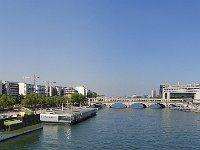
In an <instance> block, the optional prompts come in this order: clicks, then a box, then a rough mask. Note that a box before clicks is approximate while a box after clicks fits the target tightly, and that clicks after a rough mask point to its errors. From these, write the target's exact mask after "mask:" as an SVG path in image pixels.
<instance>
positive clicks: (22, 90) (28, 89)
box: [19, 83, 34, 96]
mask: <svg viewBox="0 0 200 150" xmlns="http://www.w3.org/2000/svg"><path fill="white" fill-rule="evenodd" d="M31 93H34V85H33V84H27V83H19V94H20V95H24V96H26V95H28V94H31Z"/></svg>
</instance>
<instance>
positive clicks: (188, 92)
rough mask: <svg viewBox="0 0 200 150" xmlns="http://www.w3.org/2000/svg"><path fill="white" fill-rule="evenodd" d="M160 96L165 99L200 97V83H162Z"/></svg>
mask: <svg viewBox="0 0 200 150" xmlns="http://www.w3.org/2000/svg"><path fill="white" fill-rule="evenodd" d="M160 96H161V97H162V98H163V99H170V98H193V99H200V84H187V85H180V84H174V85H170V84H162V85H160Z"/></svg>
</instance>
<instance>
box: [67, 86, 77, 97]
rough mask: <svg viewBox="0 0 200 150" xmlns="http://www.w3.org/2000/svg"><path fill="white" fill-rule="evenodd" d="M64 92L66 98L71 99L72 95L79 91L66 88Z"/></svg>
mask: <svg viewBox="0 0 200 150" xmlns="http://www.w3.org/2000/svg"><path fill="white" fill-rule="evenodd" d="M63 90H64V96H66V97H68V98H71V95H72V94H73V93H78V91H77V90H75V89H74V88H72V87H69V88H68V87H64V88H63Z"/></svg>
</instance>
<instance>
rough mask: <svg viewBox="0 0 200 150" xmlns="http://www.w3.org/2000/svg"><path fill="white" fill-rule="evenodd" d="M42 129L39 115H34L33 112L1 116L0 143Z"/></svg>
mask: <svg viewBox="0 0 200 150" xmlns="http://www.w3.org/2000/svg"><path fill="white" fill-rule="evenodd" d="M42 128H43V126H42V124H41V121H40V114H34V112H20V113H19V114H14V115H11V116H10V115H9V116H8V115H5V114H1V115H0V142H1V141H4V140H8V139H10V138H14V137H17V136H20V135H23V134H27V133H30V132H33V131H36V130H39V129H42Z"/></svg>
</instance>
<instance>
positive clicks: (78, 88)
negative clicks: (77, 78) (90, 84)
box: [74, 86, 88, 96]
mask: <svg viewBox="0 0 200 150" xmlns="http://www.w3.org/2000/svg"><path fill="white" fill-rule="evenodd" d="M74 89H75V90H77V91H78V93H80V94H82V95H84V96H87V93H88V89H86V88H85V87H84V86H77V87H75V88H74Z"/></svg>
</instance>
